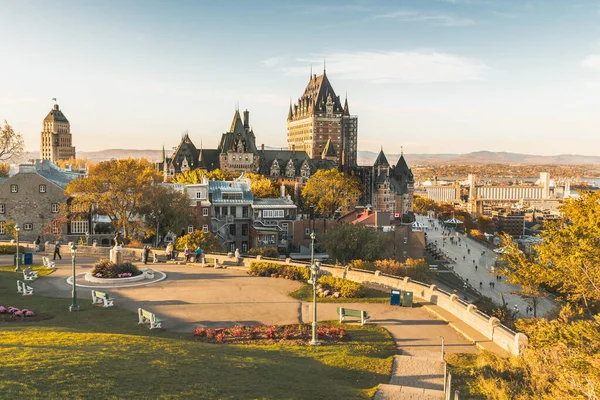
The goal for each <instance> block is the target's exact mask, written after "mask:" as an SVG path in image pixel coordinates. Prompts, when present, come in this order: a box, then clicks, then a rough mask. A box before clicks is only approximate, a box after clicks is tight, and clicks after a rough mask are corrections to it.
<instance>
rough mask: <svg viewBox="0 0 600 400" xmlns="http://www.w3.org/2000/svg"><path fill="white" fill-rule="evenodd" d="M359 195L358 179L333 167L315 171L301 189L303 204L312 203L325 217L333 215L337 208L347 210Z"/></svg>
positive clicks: (356, 200) (352, 205)
mask: <svg viewBox="0 0 600 400" xmlns="http://www.w3.org/2000/svg"><path fill="white" fill-rule="evenodd" d="M359 196H360V182H359V181H358V179H357V178H356V177H354V176H348V175H346V174H344V173H343V172H340V171H338V170H337V169H335V168H332V169H330V170H324V169H321V170H319V171H317V172H316V173H315V174H314V175H313V176H311V177H310V178H309V179H308V181H307V182H306V184H305V185H304V189H302V197H303V199H304V202H305V204H313V205H314V206H315V210H316V211H317V212H319V213H321V214H322V215H323V216H325V217H333V216H334V215H335V212H336V210H338V209H341V210H342V211H347V210H349V209H352V208H354V206H355V205H356V204H357V202H358V197H359Z"/></svg>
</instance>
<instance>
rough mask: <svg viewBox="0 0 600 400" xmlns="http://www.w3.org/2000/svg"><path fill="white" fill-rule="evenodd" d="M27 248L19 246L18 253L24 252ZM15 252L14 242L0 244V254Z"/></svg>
mask: <svg viewBox="0 0 600 400" xmlns="http://www.w3.org/2000/svg"><path fill="white" fill-rule="evenodd" d="M26 250H27V249H26V248H25V247H23V246H19V253H25V251H26ZM16 252H17V245H16V244H0V254H14V253H16Z"/></svg>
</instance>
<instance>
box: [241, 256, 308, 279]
mask: <svg viewBox="0 0 600 400" xmlns="http://www.w3.org/2000/svg"><path fill="white" fill-rule="evenodd" d="M248 274H249V275H253V276H270V277H272V278H284V279H291V280H294V281H304V282H306V281H307V280H308V279H309V278H310V270H309V269H308V268H307V267H298V266H295V265H285V264H278V263H273V262H268V261H254V262H252V263H250V268H249V269H248Z"/></svg>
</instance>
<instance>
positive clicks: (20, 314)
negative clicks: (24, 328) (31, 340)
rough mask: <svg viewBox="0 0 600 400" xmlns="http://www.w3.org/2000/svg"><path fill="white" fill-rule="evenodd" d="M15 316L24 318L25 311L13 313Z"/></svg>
mask: <svg viewBox="0 0 600 400" xmlns="http://www.w3.org/2000/svg"><path fill="white" fill-rule="evenodd" d="M13 315H14V316H15V317H22V316H23V311H15V312H14V313H13Z"/></svg>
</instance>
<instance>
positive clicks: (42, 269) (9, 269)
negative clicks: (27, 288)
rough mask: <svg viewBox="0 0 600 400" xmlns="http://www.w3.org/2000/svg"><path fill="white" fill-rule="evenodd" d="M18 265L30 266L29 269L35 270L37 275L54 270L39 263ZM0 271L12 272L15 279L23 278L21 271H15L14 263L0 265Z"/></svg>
mask: <svg viewBox="0 0 600 400" xmlns="http://www.w3.org/2000/svg"><path fill="white" fill-rule="evenodd" d="M20 267H21V269H27V268H28V267H31V269H32V270H33V271H37V273H38V276H39V277H42V276H46V275H50V274H51V273H53V272H54V268H46V267H44V266H43V265H39V264H33V265H21V266H20ZM0 272H9V273H14V275H15V281H16V280H17V279H20V280H23V273H22V272H19V273H16V272H15V266H14V265H2V266H0Z"/></svg>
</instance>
